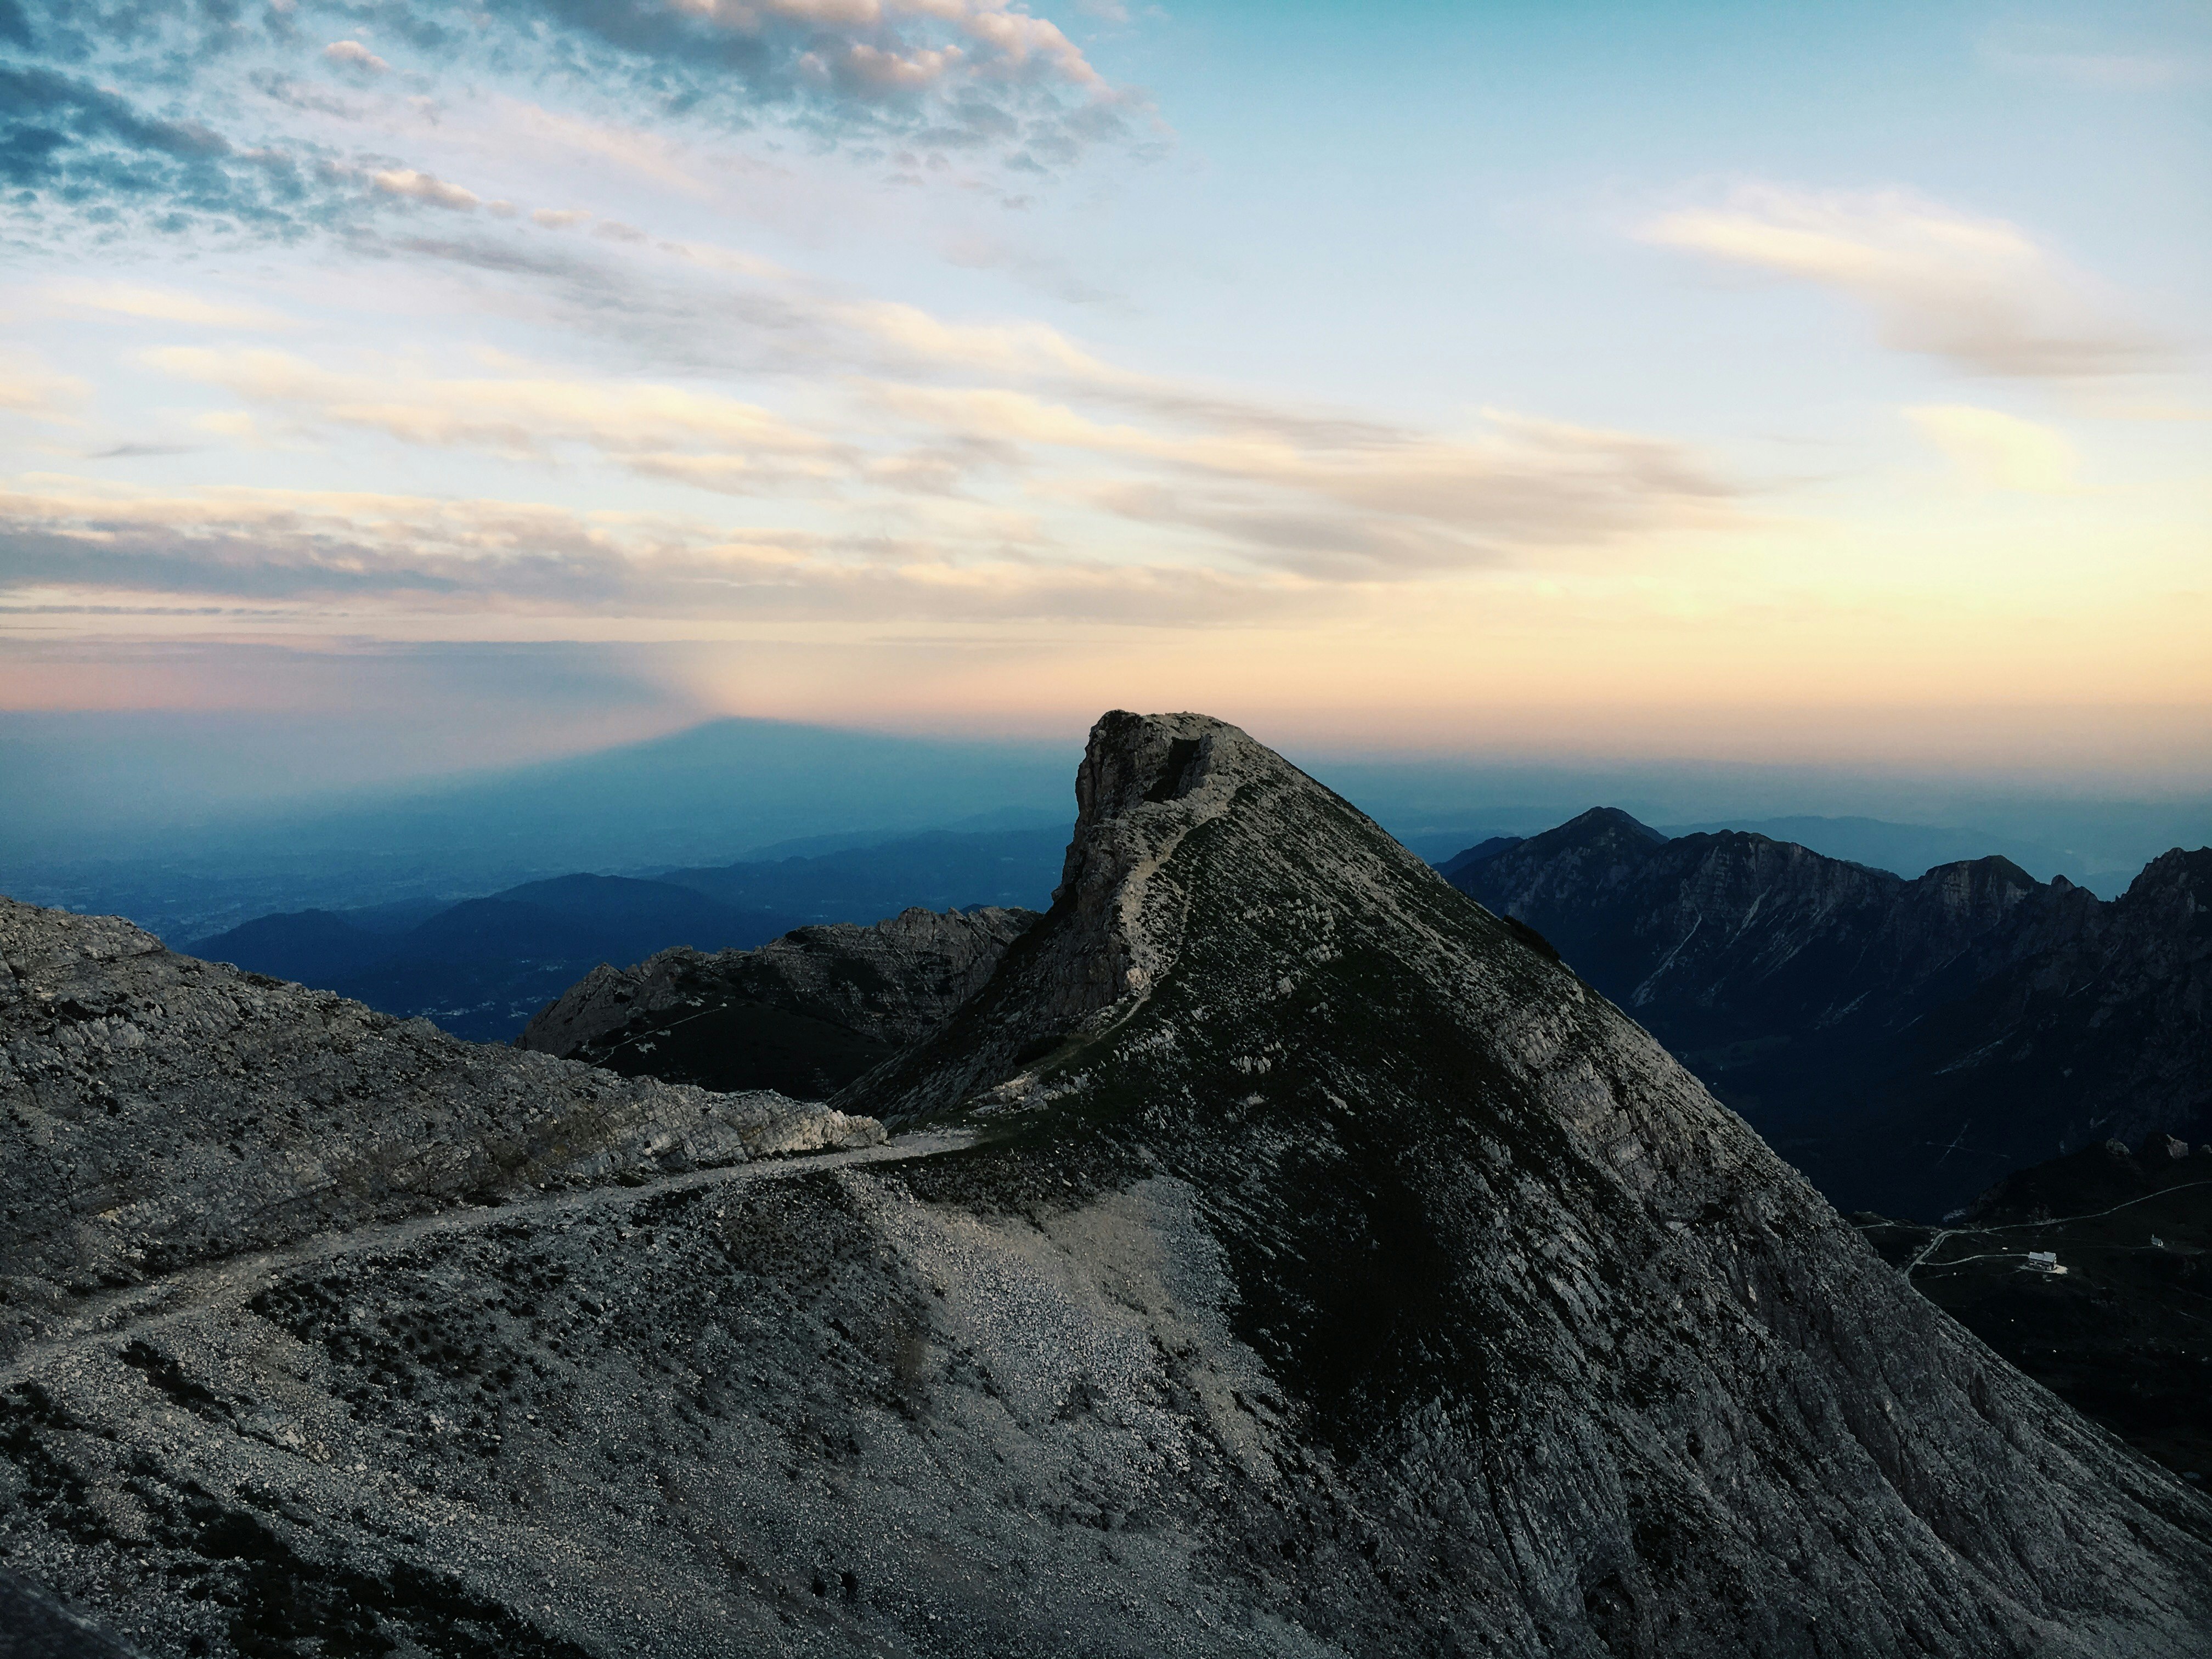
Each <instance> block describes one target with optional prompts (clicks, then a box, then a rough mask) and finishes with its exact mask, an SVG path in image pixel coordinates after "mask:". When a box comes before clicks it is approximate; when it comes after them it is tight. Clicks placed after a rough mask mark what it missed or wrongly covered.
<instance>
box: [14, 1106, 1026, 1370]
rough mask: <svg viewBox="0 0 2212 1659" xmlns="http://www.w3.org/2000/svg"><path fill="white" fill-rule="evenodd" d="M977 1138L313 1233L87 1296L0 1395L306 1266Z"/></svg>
mask: <svg viewBox="0 0 2212 1659" xmlns="http://www.w3.org/2000/svg"><path fill="white" fill-rule="evenodd" d="M983 1138H984V1137H983V1135H982V1134H981V1133H978V1132H976V1131H974V1130H969V1129H933V1130H921V1131H915V1132H914V1133H908V1134H902V1135H894V1136H893V1137H891V1138H890V1139H888V1140H886V1141H884V1142H883V1143H882V1144H881V1145H879V1146H862V1147H857V1148H854V1149H852V1150H849V1151H845V1152H805V1153H800V1154H798V1155H796V1156H793V1157H784V1158H751V1159H749V1160H748V1161H746V1162H745V1163H743V1164H726V1165H724V1166H722V1167H721V1168H720V1169H714V1170H687V1171H686V1172H684V1174H682V1175H674V1176H665V1177H664V1178H663V1179H661V1180H659V1181H647V1182H641V1183H640V1184H639V1185H637V1186H634V1187H627V1186H623V1185H621V1184H620V1183H611V1184H609V1185H606V1186H603V1187H591V1188H585V1189H583V1190H580V1191H572V1192H561V1193H554V1194H543V1195H539V1196H536V1197H527V1198H521V1199H518V1200H514V1201H513V1202H511V1203H506V1204H501V1205H496V1206H489V1205H471V1206H466V1207H465V1208H459V1209H452V1210H443V1211H440V1212H437V1213H436V1214H434V1215H422V1216H411V1217H410V1218H407V1219H406V1220H404V1221H392V1222H385V1223H380V1224H378V1225H372V1226H367V1227H356V1228H352V1229H349V1230H348V1231H343V1232H328V1233H319V1234H318V1235H316V1236H315V1237H313V1238H309V1239H306V1240H303V1241H301V1243H297V1244H293V1245H289V1246H287V1247H286V1248H285V1249H281V1250H267V1251H263V1252H261V1253H259V1254H258V1255H238V1256H229V1257H226V1258H224V1259H223V1260H222V1261H212V1262H203V1263H200V1264H198V1265H197V1266H194V1267H187V1268H185V1269H183V1270H181V1271H179V1272H178V1273H172V1274H169V1275H167V1277H164V1278H160V1279H149V1280H147V1281H146V1282H145V1283H143V1284H139V1285H125V1286H124V1287H123V1288H121V1289H118V1290H114V1291H104V1292H102V1293H100V1294H99V1295H96V1296H92V1297H86V1298H85V1299H84V1300H83V1301H82V1302H81V1303H79V1304H77V1305H76V1307H75V1308H74V1309H72V1310H70V1313H69V1314H68V1315H67V1316H64V1317H63V1318H62V1319H60V1320H58V1322H56V1323H55V1325H54V1327H53V1328H52V1329H51V1330H50V1331H49V1332H48V1333H47V1334H46V1335H44V1336H42V1337H40V1338H39V1339H38V1340H35V1341H33V1342H30V1343H27V1344H26V1345H25V1346H24V1347H23V1348H21V1350H20V1351H18V1352H16V1353H15V1354H13V1355H10V1356H9V1358H8V1359H7V1361H6V1362H5V1363H4V1364H0V1389H7V1388H10V1387H13V1386H14V1385H15V1383H21V1382H23V1381H26V1380H27V1379H28V1378H30V1377H32V1376H34V1375H36V1374H37V1373H38V1372H40V1371H42V1370H50V1369H51V1368H52V1366H53V1365H54V1364H56V1363H57V1362H64V1361H66V1360H68V1359H70V1358H73V1357H74V1356H76V1355H77V1354H80V1353H82V1352H86V1351H88V1350H89V1349H92V1348H94V1347H97V1346H101V1345H104V1344H106V1343H111V1342H114V1341H118V1340H127V1339H129V1338H131V1337H133V1336H137V1335H139V1334H143V1333H146V1332H149V1331H153V1330H157V1329H159V1328H161V1327H162V1326H164V1325H167V1324H169V1323H171V1322H174V1321H177V1320H179V1319H185V1318H189V1317H191V1316H196V1315H201V1314H205V1313H209V1312H219V1311H224V1310H229V1309H235V1308H238V1307H242V1306H243V1305H244V1304H246V1302H248V1301H250V1300H251V1299H252V1297H255V1296H257V1295H258V1294H259V1293H260V1291H262V1290H264V1288H266V1287H267V1286H268V1285H270V1283H271V1282H272V1281H274V1280H275V1279H277V1278H278V1277H280V1276H281V1275H283V1274H284V1273H289V1272H290V1271H292V1270H293V1269H294V1268H296V1267H303V1266H305V1265H307V1264H308V1263H311V1262H324V1261H338V1260H341V1259H343V1258H344V1257H347V1256H353V1255H377V1254H380V1253H383V1252H386V1251H391V1250H398V1249H405V1248H406V1247H408V1246H410V1245H411V1244H414V1243H417V1242H419V1241H421V1240H422V1239H425V1238H429V1237H435V1236H439V1235H443V1234H453V1235H459V1234H465V1233H471V1232H480V1231H483V1230H484V1229H485V1228H488V1227H494V1226H498V1225H502V1224H505V1223H509V1222H513V1221H516V1220H520V1219H523V1218H545V1217H549V1216H555V1215H562V1214H569V1215H579V1214H582V1213H585V1212H588V1211H592V1210H600V1209H612V1208H616V1207H618V1206H623V1205H629V1204H638V1203H642V1202H644V1201H645V1200H649V1199H655V1198H661V1197H665V1196H666V1195H667V1194H671V1193H684V1192H690V1191H693V1190H695V1189H696V1188H702V1187H739V1186H749V1185H750V1184H752V1183H753V1182H761V1181H781V1180H786V1179H788V1178H790V1177H792V1176H803V1175H812V1174H814V1173H816V1172H817V1171H818V1170H836V1169H843V1168H848V1167H849V1166H851V1165H854V1164H898V1163H904V1162H906V1161H908V1160H909V1159H913V1158H934V1157H937V1156H939V1155H940V1154H942V1153H945V1152H960V1151H963V1150H964V1149H965V1148H967V1147H969V1146H974V1145H975V1144H976V1143H977V1142H978V1141H979V1140H981V1139H983Z"/></svg>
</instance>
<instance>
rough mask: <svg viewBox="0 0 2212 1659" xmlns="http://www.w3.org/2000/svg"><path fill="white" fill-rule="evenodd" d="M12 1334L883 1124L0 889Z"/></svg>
mask: <svg viewBox="0 0 2212 1659" xmlns="http://www.w3.org/2000/svg"><path fill="white" fill-rule="evenodd" d="M0 962H4V963H5V968H6V972H5V975H4V976H0V1313H4V1316H5V1320H6V1324H5V1326H4V1327H0V1353H4V1352H5V1351H6V1349H7V1347H8V1346H12V1345H13V1343H14V1342H15V1341H18V1340H21V1339H22V1337H23V1335H24V1334H26V1333H28V1332H31V1331H35V1330H36V1329H38V1328H40V1327H41V1326H43V1325H44V1324H45V1323H46V1322H50V1321H51V1320H52V1319H53V1318H55V1317H58V1316H61V1315H62V1314H64V1313H65V1311H66V1310H67V1309H68V1307H69V1305H70V1303H71V1301H72V1300H73V1299H74V1298H76V1297H82V1296H83V1295H86V1294H88V1293H91V1292H94V1291H99V1290H100V1289H103V1288H111V1287H113V1286H117V1285H127V1284H130V1283H133V1282H136V1281H137V1280H139V1279H143V1278H145V1277H147V1276H149V1275H159V1274H161V1273H169V1272H173V1271H174V1270H176V1269H178V1268H180V1267H188V1266H190V1265H191V1264H193V1263H196V1262H198V1261H205V1260H208V1259H210V1258H214V1257H219V1256H223V1255H232V1254H235V1253H237V1252H240V1251H246V1250H258V1249H270V1248H273V1247H276V1246H278V1245H282V1244H285V1243H292V1242H295V1241H296V1240H299V1239H301V1238H304V1237H308V1236H309V1235H310V1234H313V1233H315V1232H318V1231H323V1230H326V1229H330V1228H334V1227H346V1226H351V1225H359V1224H361V1223H363V1222H369V1221H375V1220H380V1219H390V1218H394V1217H398V1216H402V1215H407V1214H413V1213H419V1212H422V1211H425V1210H430V1209H435V1208H439V1207H441V1206H448V1205H453V1204H457V1203H464V1202H468V1203H478V1204H482V1203H488V1202H491V1203H495V1202H498V1201H501V1200H502V1199H505V1198H508V1197H512V1196H514V1195H516V1194H521V1193H525V1192H534V1191H537V1190H538V1189H540V1188H547V1187H556V1188H557V1187H562V1186H567V1185H574V1184H588V1183H594V1182H605V1181H610V1180H620V1179H633V1180H634V1179H639V1178H642V1177H644V1176H653V1175H660V1174H665V1173H669V1172H671V1171H675V1170H687V1169H690V1168H693V1167H696V1166H698V1165H702V1164H726V1163H736V1162H742V1161H743V1160H744V1159H745V1158H749V1157H755V1156H758V1155H761V1154H763V1153H768V1152H803V1151H811V1150H816V1149H818V1148H821V1147H823V1146H848V1145H860V1144H865V1143H866V1142H867V1141H868V1140H869V1139H880V1137H881V1133H882V1131H881V1128H880V1127H879V1126H877V1125H875V1124H873V1123H871V1122H867V1121H861V1120H856V1119H852V1118H848V1117H845V1116H844V1115H842V1114H837V1113H832V1112H828V1111H826V1110H824V1109H822V1108H819V1107H815V1106H806V1105H802V1104H800V1103H798V1102H795V1101H791V1100H787V1099H786V1098H784V1097H781V1096H780V1095H775V1094H770V1093H765V1092H763V1093H755V1094H750V1095H718V1094H711V1093H708V1091H704V1090H700V1089H694V1088H672V1087H669V1086H666V1085H661V1084H658V1083H654V1082H652V1081H649V1080H635V1079H623V1078H617V1077H611V1076H609V1075H607V1074H606V1073H603V1072H599V1071H595V1070H593V1069H592V1068H591V1067H588V1066H579V1065H574V1064H572V1063H569V1062H567V1061H563V1060H555V1059H552V1058H550V1057H549V1056H546V1055H542V1054H518V1053H516V1052H514V1051H513V1050H512V1049H509V1048H489V1047H483V1046H480V1045H478V1044H475V1043H469V1042H460V1041H459V1040H458V1039H456V1038H453V1037H450V1036H446V1035H445V1034H444V1033H443V1032H441V1031H440V1030H437V1029H436V1028H435V1026H433V1025H431V1024H429V1022H428V1021H427V1020H407V1021H400V1020H395V1019H393V1018H390V1017H389V1016H387V1015H384V1014H380V1013H376V1012H373V1011H372V1010H370V1009H368V1008H364V1007H362V1006H361V1005H360V1004H359V1003H355V1002H348V1001H345V1000H343V999H342V998H339V997H337V996H334V995H331V994H328V993H325V992H317V991H310V990H307V988H305V987H301V986H297V985H288V984H285V983H283V981H276V980H271V979H267V978H264V977H263V976H261V975H255V974H247V973H242V972H240V971H239V970H238V969H233V968H228V967H224V966H222V965H220V964H216V963H203V962H198V961H195V960H193V959H192V958H191V957H180V956H178V955H176V954H174V953H173V952H172V951H167V950H166V949H164V948H163V947H162V945H161V942H160V941H159V940H157V939H155V938H154V937H153V936H152V935H151V934H149V933H143V932H141V931H140V930H139V929H137V928H136V927H132V926H131V925H130V924H129V923H128V922H125V921H119V920H117V919H115V918H113V917H92V916H75V915H70V914H68V913H67V912H64V911H59V910H41V909H38V908H33V907H32V906H30V905H26V904H18V903H15V902H13V901H12V900H4V899H0Z"/></svg>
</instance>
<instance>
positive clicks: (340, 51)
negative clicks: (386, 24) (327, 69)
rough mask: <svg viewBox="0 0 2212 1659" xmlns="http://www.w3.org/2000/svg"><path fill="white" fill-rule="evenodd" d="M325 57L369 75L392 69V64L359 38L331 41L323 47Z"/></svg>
mask: <svg viewBox="0 0 2212 1659" xmlns="http://www.w3.org/2000/svg"><path fill="white" fill-rule="evenodd" d="M323 58H324V61H325V62H326V63H331V64H337V65H338V66H339V67H340V68H341V69H350V70H361V71H362V73H364V74H368V75H386V74H389V73H390V72H391V70H392V65H391V64H387V63H386V62H385V61H384V59H382V58H379V57H378V56H377V55H376V54H375V53H374V52H371V51H370V50H369V49H368V47H367V46H363V45H362V43H361V42H360V41H358V40H333V41H331V43H330V45H328V46H325V47H324V48H323Z"/></svg>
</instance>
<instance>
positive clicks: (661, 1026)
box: [515, 908, 1037, 1099]
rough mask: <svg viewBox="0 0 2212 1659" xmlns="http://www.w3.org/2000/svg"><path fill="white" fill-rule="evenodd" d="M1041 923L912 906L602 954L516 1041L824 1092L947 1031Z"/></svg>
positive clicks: (1012, 915)
mask: <svg viewBox="0 0 2212 1659" xmlns="http://www.w3.org/2000/svg"><path fill="white" fill-rule="evenodd" d="M1036 919H1037V913H1036V911H1034V910H1020V909H1005V908H981V909H975V910H968V911H960V910H948V911H945V912H942V913H939V912H938V911H933V910H921V909H908V910H902V911H901V912H900V913H899V914H898V915H895V916H893V917H891V918H890V920H889V921H879V922H878V923H876V924H875V925H874V926H873V927H856V926H854V925H853V924H852V923H849V922H846V923H836V924H832V925H830V926H828V927H801V928H799V929H797V930H796V931H795V932H793V933H787V934H786V935H785V936H784V937H783V938H781V939H774V940H771V941H770V942H769V943H768V944H766V945H762V946H760V947H759V948H758V949H757V950H752V951H717V952H715V953H713V954H711V955H710V954H708V953H706V952H704V951H694V950H690V949H687V948H684V947H681V946H679V947H678V948H677V949H675V950H671V951H660V952H659V953H658V954H657V955H655V956H653V957H649V958H647V960H646V961H644V962H642V963H639V964H637V965H636V966H635V967H633V968H629V969H618V968H616V967H613V966H611V965H610V964H606V963H602V964H601V965H600V966H599V967H598V968H596V969H593V970H592V972H591V973H590V974H588V975H586V976H585V977H584V978H583V979H581V980H580V981H577V982H576V983H575V984H574V985H573V986H571V987H569V988H568V990H567V991H566V992H564V993H562V995H561V996H559V997H557V998H556V999H555V1000H553V1001H552V1002H550V1003H549V1004H547V1005H546V1006H545V1007H544V1008H543V1009H542V1010H540V1011H539V1012H538V1016H537V1018H534V1019H532V1021H531V1022H530V1024H529V1025H528V1026H527V1027H526V1028H525V1030H523V1033H522V1035H521V1036H519V1037H517V1038H516V1039H515V1046H516V1047H518V1048H529V1049H532V1050H535V1051H537V1052H539V1053H542V1054H558V1055H561V1056H562V1057H564V1058H574V1059H577V1060H589V1061H591V1062H592V1064H593V1065H596V1066H605V1067H606V1068H607V1069H609V1070H611V1071H614V1072H618V1073H622V1074H623V1075H624V1076H626V1077H657V1078H660V1079H665V1080H667V1081H670V1082H681V1083H695V1084H699V1085H703V1086H705V1087H707V1088H709V1089H722V1090H735V1089H775V1090H780V1091H782V1092H783V1093H785V1094H789V1095H797V1096H800V1097H805V1098H809V1099H813V1098H819V1097H823V1096H825V1095H829V1094H833V1093H835V1092H836V1091H837V1090H839V1089H841V1088H842V1087H843V1086H844V1085H847V1084H848V1083H850V1082H852V1081H853V1080H854V1079H856V1078H858V1077H859V1076H860V1074H861V1073H864V1072H866V1071H867V1070H869V1069H870V1068H871V1067H872V1066H877V1065H879V1064H881V1063H882V1062H883V1061H884V1060H888V1059H889V1058H890V1056H891V1055H892V1054H896V1053H898V1052H899V1051H900V1050H902V1049H903V1048H911V1047H912V1046H913V1045H914V1044H915V1043H917V1042H921V1040H922V1039H923V1038H924V1037H926V1036H929V1035H930V1034H931V1033H933V1032H934V1031H935V1030H937V1028H938V1027H939V1026H940V1025H941V1024H944V1023H945V1019H946V1018H947V1017H948V1016H949V1015H951V1012H952V1011H953V1010H954V1009H956V1008H957V1007H958V1006H960V1005H961V1004H962V1003H963V1002H965V1001H967V1000H968V999H969V997H971V996H973V995H975V993H976V992H977V991H980V990H981V989H982V987H983V986H984V984H985V983H986V982H987V981H988V980H989V979H990V977H991V975H992V974H993V972H994V970H995V969H997V968H998V965H999V962H1000V958H1001V957H1004V956H1005V955H1006V947H1007V946H1008V945H1011V944H1012V943H1013V941H1014V940H1015V939H1018V938H1019V937H1020V936H1021V935H1022V933H1024V931H1026V930H1027V929H1028V927H1030V924H1031V923H1033V922H1035V921H1036Z"/></svg>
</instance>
